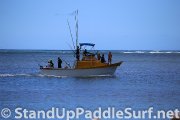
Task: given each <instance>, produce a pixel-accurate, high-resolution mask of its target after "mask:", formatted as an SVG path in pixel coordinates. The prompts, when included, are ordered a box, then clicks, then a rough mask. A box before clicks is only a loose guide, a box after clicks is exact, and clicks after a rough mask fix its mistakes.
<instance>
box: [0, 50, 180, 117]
mask: <svg viewBox="0 0 180 120" xmlns="http://www.w3.org/2000/svg"><path fill="white" fill-rule="evenodd" d="M101 52H102V53H104V54H105V58H106V60H107V54H108V52H109V51H108V50H107V51H101ZM111 52H112V55H113V60H112V61H113V62H118V61H124V62H123V64H122V65H121V66H120V67H118V68H117V70H116V72H115V75H113V76H101V77H99V76H97V77H87V78H86V77H85V78H76V77H60V76H44V75H41V74H40V73H39V72H40V69H39V65H46V64H47V61H48V60H50V59H52V60H53V62H54V64H55V66H57V58H58V57H61V58H62V59H63V65H62V66H66V64H65V62H64V61H66V62H67V63H70V64H71V65H73V61H74V56H73V53H72V51H66V50H63V51H62V50H0V110H1V116H0V119H3V116H2V113H3V112H2V110H3V108H8V109H9V110H10V111H11V115H10V116H9V117H8V118H7V119H9V120H16V118H15V116H19V117H20V115H19V114H17V113H16V112H15V109H16V108H22V109H26V110H34V111H38V110H45V111H48V110H52V109H53V108H59V109H60V110H61V111H62V108H65V109H66V110H76V108H83V109H84V110H91V111H95V110H98V109H99V108H102V111H103V110H108V108H109V107H110V108H114V109H115V111H116V110H121V111H123V110H125V109H126V108H131V110H135V111H138V110H148V109H149V108H150V107H153V113H152V114H153V115H156V111H158V110H164V111H168V110H175V109H179V110H180V104H179V103H180V102H179V101H180V51H138V50H137V51H118V50H117V51H111ZM52 111H53V110H52ZM19 112H20V110H19ZM4 113H6V114H8V112H7V111H5V112H4ZM6 114H5V115H6ZM28 115H29V114H28ZM71 116H73V113H71ZM26 117H29V118H27V119H31V118H30V117H32V116H26ZM36 117H37V116H36ZM41 117H42V116H41ZM51 117H52V116H51ZM147 117H148V116H146V118H144V119H154V118H147ZM21 119H22V120H24V119H25V116H22V118H21ZM36 119H37V118H36ZM39 119H42V118H39ZM45 119H47V120H48V118H47V117H46V118H45ZM52 119H53V120H57V119H58V118H52ZM52 119H51V120H52ZM66 119H67V118H62V120H66ZM75 119H78V120H85V116H83V115H81V116H80V117H79V118H72V120H75ZM111 119H114V120H117V119H118V118H116V117H115V118H109V120H111ZM122 119H125V118H122ZM129 119H134V118H129ZM139 119H142V118H139ZM161 119H162V118H161ZM164 119H167V120H168V118H164ZM87 120H91V119H90V118H89V119H87ZM101 120H105V118H101Z"/></svg>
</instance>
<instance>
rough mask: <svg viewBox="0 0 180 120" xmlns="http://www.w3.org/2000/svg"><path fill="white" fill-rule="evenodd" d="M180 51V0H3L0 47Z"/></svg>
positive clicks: (0, 9)
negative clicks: (92, 45) (75, 13)
mask: <svg viewBox="0 0 180 120" xmlns="http://www.w3.org/2000/svg"><path fill="white" fill-rule="evenodd" d="M76 9H78V10H79V15H78V19H79V38H78V39H79V42H80V43H81V42H88V43H95V44H96V46H95V48H96V49H100V50H101V49H103V50H180V0H0V49H47V50H70V49H72V47H73V43H72V40H71V36H70V32H69V28H68V24H67V19H68V21H69V23H70V26H71V30H72V34H73V39H74V40H75V37H76V36H75V20H74V16H73V15H71V13H72V12H73V11H74V10H76Z"/></svg>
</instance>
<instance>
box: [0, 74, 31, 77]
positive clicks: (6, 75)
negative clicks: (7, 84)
mask: <svg viewBox="0 0 180 120" xmlns="http://www.w3.org/2000/svg"><path fill="white" fill-rule="evenodd" d="M15 76H32V75H31V74H0V77H15Z"/></svg>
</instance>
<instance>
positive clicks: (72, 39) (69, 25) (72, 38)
mask: <svg viewBox="0 0 180 120" xmlns="http://www.w3.org/2000/svg"><path fill="white" fill-rule="evenodd" d="M67 23H68V26H69V31H70V35H71V40H72V43H73V47H74V49H75V45H74V40H73V36H72V32H71V27H70V25H69V21H68V19H67Z"/></svg>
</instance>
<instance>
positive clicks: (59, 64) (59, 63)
mask: <svg viewBox="0 0 180 120" xmlns="http://www.w3.org/2000/svg"><path fill="white" fill-rule="evenodd" d="M61 64H62V60H61V58H60V57H58V68H62V66H61Z"/></svg>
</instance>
